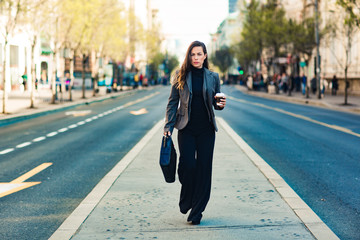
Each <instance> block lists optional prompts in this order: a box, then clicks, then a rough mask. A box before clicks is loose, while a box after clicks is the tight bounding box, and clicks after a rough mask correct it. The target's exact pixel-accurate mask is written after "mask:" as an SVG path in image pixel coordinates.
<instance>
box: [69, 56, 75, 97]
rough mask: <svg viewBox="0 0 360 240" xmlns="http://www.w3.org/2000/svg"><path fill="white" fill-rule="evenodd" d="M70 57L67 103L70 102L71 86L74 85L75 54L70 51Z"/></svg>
mask: <svg viewBox="0 0 360 240" xmlns="http://www.w3.org/2000/svg"><path fill="white" fill-rule="evenodd" d="M70 52H71V54H72V56H70V63H69V64H70V72H69V74H70V82H69V101H70V102H71V101H72V86H73V84H74V58H75V54H74V53H73V52H72V51H70Z"/></svg>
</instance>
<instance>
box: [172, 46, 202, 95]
mask: <svg viewBox="0 0 360 240" xmlns="http://www.w3.org/2000/svg"><path fill="white" fill-rule="evenodd" d="M194 47H202V49H203V52H204V54H207V51H206V46H205V44H204V43H203V42H200V41H194V42H192V43H191V44H190V46H189V48H188V49H187V51H186V56H185V60H184V62H183V64H182V65H181V68H180V70H179V71H177V72H176V73H175V74H176V75H175V79H174V84H176V88H177V89H180V90H182V89H184V85H185V82H186V75H187V74H188V73H189V72H190V69H191V51H192V49H193V48H194ZM203 67H205V68H209V62H208V58H207V57H206V58H205V60H204V64H203Z"/></svg>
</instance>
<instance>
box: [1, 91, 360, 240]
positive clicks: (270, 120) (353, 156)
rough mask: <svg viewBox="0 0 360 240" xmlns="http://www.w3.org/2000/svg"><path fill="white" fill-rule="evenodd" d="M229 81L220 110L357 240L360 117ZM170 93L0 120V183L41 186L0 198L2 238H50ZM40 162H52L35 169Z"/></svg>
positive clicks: (338, 229)
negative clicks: (263, 94)
mask: <svg viewBox="0 0 360 240" xmlns="http://www.w3.org/2000/svg"><path fill="white" fill-rule="evenodd" d="M222 89H223V91H224V92H225V93H226V94H227V95H228V96H229V97H228V104H227V107H226V109H225V110H224V111H220V112H219V111H217V112H216V114H217V116H219V117H222V118H224V119H225V120H226V121H227V122H228V123H229V125H230V126H231V127H232V128H233V129H234V130H235V131H236V132H237V133H238V134H239V135H240V136H241V137H242V138H243V139H244V140H245V141H246V142H247V143H248V144H249V145H250V146H251V147H252V148H254V150H255V151H256V152H257V153H258V154H259V155H260V156H261V157H262V158H263V159H264V160H265V161H267V162H268V163H269V164H270V165H271V166H272V167H273V168H274V169H275V170H276V171H277V172H278V173H279V174H280V175H281V176H282V177H283V178H284V179H285V181H286V182H287V183H288V184H289V185H290V186H291V187H292V188H293V189H294V190H295V191H296V192H297V193H298V194H299V195H300V197H301V198H302V199H304V201H305V202H306V203H307V204H308V205H309V206H310V207H311V208H312V209H313V210H314V211H315V212H316V213H317V214H318V215H319V216H320V217H321V218H322V220H323V221H324V222H325V223H326V224H327V225H328V226H329V227H330V228H331V229H332V230H333V231H334V232H335V233H336V234H337V235H338V236H339V237H340V238H341V239H359V236H358V229H360V221H359V220H360V218H359V212H360V161H359V156H360V148H359V146H360V115H356V114H350V113H344V112H336V111H331V110H328V109H322V108H315V107H310V106H303V105H296V104H290V103H284V102H277V101H271V100H268V99H261V98H257V97H253V96H248V95H245V94H243V93H241V92H240V91H238V90H236V89H235V88H234V87H231V86H223V87H222ZM169 91H170V88H169V87H159V88H156V89H153V90H144V91H137V92H135V93H134V94H132V95H130V96H123V97H118V98H113V99H110V100H106V101H102V102H96V103H91V104H89V105H82V106H78V107H76V108H74V109H67V110H65V111H60V112H57V113H53V114H49V115H45V116H41V117H37V118H33V119H29V120H26V121H22V122H19V123H15V124H11V125H8V126H5V127H1V128H0V136H1V138H0V146H1V148H0V152H2V154H0V182H2V183H9V182H12V181H14V182H13V183H17V184H19V183H22V184H23V183H29V182H37V183H38V184H37V185H34V186H31V187H29V188H26V189H24V190H21V191H18V192H14V193H12V194H9V195H6V196H4V197H1V198H0V218H1V220H2V224H1V225H0V239H48V237H50V236H51V234H52V233H53V232H54V231H55V230H56V229H57V228H58V227H59V226H60V224H61V223H62V222H63V221H64V220H65V219H66V217H67V216H68V215H69V214H70V213H71V212H72V211H73V210H74V209H75V208H76V206H77V205H78V204H79V203H80V202H81V201H82V199H84V198H85V197H86V195H87V194H88V193H89V192H90V191H91V190H92V188H93V187H94V186H95V185H96V184H97V183H98V182H99V181H100V179H102V177H103V176H104V175H105V174H106V173H107V172H108V171H109V170H110V169H111V168H112V167H113V166H114V165H115V164H116V163H117V162H118V161H119V160H120V159H121V158H122V157H123V156H124V155H125V154H126V153H127V152H128V151H129V150H130V149H131V148H132V146H134V145H135V144H136V143H137V142H138V141H139V140H140V139H141V137H142V136H144V135H145V134H146V132H147V131H148V130H150V129H151V127H152V126H153V125H154V124H155V123H156V122H157V121H159V120H160V119H162V118H164V114H165V107H166V102H167V98H168V95H169ZM159 141H161V140H159ZM44 163H52V165H46V166H44V165H42V164H44ZM38 166H44V168H43V169H40V170H38V171H35V172H36V173H35V172H34V171H33V172H31V173H32V174H31V173H30V174H27V173H29V171H30V170H32V169H34V168H36V167H38ZM24 174H25V176H24ZM26 174H27V175H26ZM20 176H23V177H22V178H20V179H18V177H20ZM14 179H15V180H14ZM39 182H41V183H39Z"/></svg>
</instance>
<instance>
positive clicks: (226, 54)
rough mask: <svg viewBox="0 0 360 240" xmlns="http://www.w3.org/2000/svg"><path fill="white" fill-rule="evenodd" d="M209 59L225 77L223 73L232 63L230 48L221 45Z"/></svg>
mask: <svg viewBox="0 0 360 240" xmlns="http://www.w3.org/2000/svg"><path fill="white" fill-rule="evenodd" d="M210 61H211V62H212V63H213V64H214V65H215V66H217V67H218V68H219V70H220V72H221V73H222V74H223V78H225V73H226V72H227V70H228V69H229V68H230V67H231V65H232V63H233V57H232V53H231V51H230V48H229V47H227V46H223V47H222V48H221V49H219V50H217V51H215V54H214V55H213V56H211V58H210Z"/></svg>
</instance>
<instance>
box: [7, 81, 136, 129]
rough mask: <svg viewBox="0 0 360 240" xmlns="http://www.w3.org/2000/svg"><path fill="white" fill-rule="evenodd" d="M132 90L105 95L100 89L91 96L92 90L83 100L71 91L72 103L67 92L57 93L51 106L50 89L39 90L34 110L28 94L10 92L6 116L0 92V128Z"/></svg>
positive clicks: (76, 91)
mask: <svg viewBox="0 0 360 240" xmlns="http://www.w3.org/2000/svg"><path fill="white" fill-rule="evenodd" d="M132 91H133V90H132V89H129V90H124V91H118V92H112V93H106V92H105V89H101V90H100V91H99V92H98V93H97V94H96V96H95V97H94V96H93V90H92V89H87V90H86V91H85V97H86V98H85V99H83V98H82V90H81V89H79V88H77V89H73V90H72V101H69V92H67V91H66V92H64V93H63V95H61V93H58V100H57V101H56V103H55V104H51V103H50V102H51V98H52V93H51V90H50V89H39V90H37V91H36V92H35V103H34V105H35V108H32V109H31V108H30V92H20V91H12V92H10V93H9V94H8V99H7V104H6V112H7V113H6V114H3V113H2V105H3V92H2V91H0V108H1V111H0V126H1V125H4V124H5V125H6V123H7V122H13V121H17V120H21V119H24V118H30V117H33V116H37V115H42V114H46V113H47V112H51V111H57V110H59V109H64V108H71V107H73V106H76V105H80V104H86V103H88V102H93V101H102V100H104V99H108V98H111V97H115V96H119V95H124V94H131V92H132Z"/></svg>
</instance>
